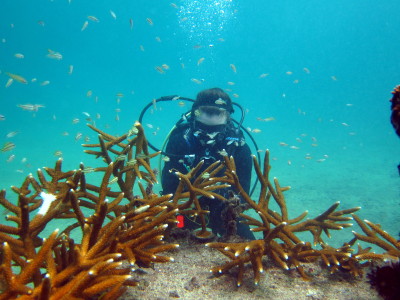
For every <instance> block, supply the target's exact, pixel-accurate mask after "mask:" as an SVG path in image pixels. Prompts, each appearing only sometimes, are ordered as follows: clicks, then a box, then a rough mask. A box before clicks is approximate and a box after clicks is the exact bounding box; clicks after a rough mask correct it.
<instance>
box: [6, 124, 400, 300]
mask: <svg viewBox="0 0 400 300" xmlns="http://www.w3.org/2000/svg"><path fill="white" fill-rule="evenodd" d="M89 127H91V128H92V129H93V130H95V131H96V132H97V133H98V134H99V136H98V138H99V143H98V144H92V145H84V146H85V147H87V148H91V149H93V148H96V149H98V150H85V152H87V153H88V154H92V155H95V156H96V157H101V158H102V159H103V161H104V162H105V163H106V164H107V166H105V167H97V168H88V167H85V166H84V165H83V164H81V165H80V167H79V169H78V170H71V171H67V172H64V171H62V160H58V161H57V163H56V165H55V168H54V169H51V168H44V171H45V172H46V173H47V176H46V175H45V174H44V172H43V171H42V170H38V173H37V178H38V179H37V180H36V179H35V178H34V177H33V176H32V175H29V176H28V177H27V178H26V179H25V181H24V182H23V184H22V185H21V187H19V188H18V187H12V190H13V191H14V192H15V193H16V194H17V195H18V204H17V205H14V204H13V203H11V202H10V201H9V200H7V199H6V192H5V191H4V190H3V191H1V192H0V204H1V205H2V206H3V207H5V208H6V209H7V210H8V211H10V213H11V215H8V216H7V217H6V220H8V221H9V222H10V223H11V224H14V226H11V225H3V224H0V241H1V242H2V243H1V248H0V254H1V266H0V282H1V283H2V293H1V294H0V299H13V298H17V297H21V298H26V299H88V298H100V299H116V298H118V297H119V296H120V295H121V294H123V293H124V291H125V289H126V287H127V286H133V285H135V282H134V281H133V280H132V279H131V278H130V275H129V274H130V272H131V270H132V269H134V268H136V266H149V265H151V264H152V263H157V262H168V261H171V260H172V258H170V257H168V256H162V255H159V253H161V252H164V251H168V250H171V249H174V248H176V247H177V246H178V245H176V244H168V243H165V242H164V241H163V240H162V238H163V236H164V235H165V234H168V232H169V231H170V230H171V229H172V228H174V226H175V225H176V218H175V216H176V214H178V213H179V214H184V215H192V216H197V217H198V218H199V223H200V224H201V229H200V230H199V231H197V232H196V233H195V235H196V236H197V237H199V238H205V239H207V237H209V235H210V232H208V231H207V228H206V222H205V216H206V215H207V213H208V211H206V210H204V209H203V208H202V207H201V206H200V202H199V198H200V197H203V196H205V197H209V198H215V201H226V199H224V198H223V197H222V196H220V195H219V194H218V193H217V191H218V189H221V188H226V187H229V186H234V187H235V190H236V191H239V194H240V195H241V196H242V197H243V198H244V200H245V201H246V203H247V204H248V205H249V207H250V208H251V209H254V210H255V211H256V212H257V213H258V215H259V217H260V218H259V219H258V220H257V219H255V218H252V217H249V216H247V215H244V214H243V215H242V216H243V217H244V218H245V222H246V223H248V224H250V225H252V226H254V228H253V230H254V231H258V232H262V233H263V239H259V240H254V241H249V242H242V243H219V242H215V243H208V244H207V245H208V246H209V247H212V248H216V249H218V250H219V251H220V252H222V253H223V254H224V255H226V256H227V257H229V258H230V262H227V263H226V264H224V265H222V266H219V267H215V268H213V269H212V272H213V273H215V274H221V273H225V272H227V271H229V270H230V269H232V268H233V267H235V266H237V267H238V268H239V275H238V280H237V283H238V285H240V284H241V283H242V278H243V273H244V271H245V266H246V264H247V263H251V264H252V266H253V270H254V278H255V282H256V283H257V282H258V281H259V280H260V273H261V272H262V271H263V262H262V260H263V257H264V256H268V257H269V258H271V259H272V260H274V261H275V262H276V263H278V264H279V265H280V266H281V267H283V268H285V269H288V268H289V267H291V266H294V267H295V268H296V269H297V270H298V271H299V273H300V274H301V276H302V277H303V278H304V279H308V278H309V276H308V275H307V274H306V272H305V271H304V270H303V268H302V264H304V263H307V262H313V261H316V260H317V259H322V261H323V262H324V263H325V264H326V265H327V266H329V267H330V268H331V270H332V271H336V270H338V269H343V270H348V271H350V272H351V273H352V274H354V275H360V274H361V268H362V262H363V261H368V260H374V259H385V258H399V257H400V243H399V242H398V241H396V240H395V239H394V238H393V237H391V236H390V235H388V234H387V233H386V232H385V231H383V230H382V229H381V228H380V227H379V225H376V224H373V223H371V222H369V221H362V220H361V219H359V218H358V217H357V216H356V215H354V214H353V213H354V212H355V211H357V210H358V209H359V208H352V209H347V210H342V211H336V209H337V207H338V205H339V203H335V204H334V205H332V206H331V207H330V208H329V209H328V210H327V211H325V212H324V213H322V214H321V215H319V216H318V217H316V218H314V219H307V220H304V221H302V220H303V219H304V218H305V216H306V214H307V213H306V212H305V213H303V214H301V215H300V216H299V217H297V218H294V219H289V216H288V211H287V207H286V202H285V199H284V196H283V192H284V191H285V190H287V189H288V188H284V187H281V186H280V185H279V183H278V181H277V180H276V179H274V182H273V183H271V182H270V180H269V177H268V175H269V170H270V165H269V162H268V155H269V154H268V152H266V156H265V161H264V167H263V170H261V167H260V165H259V164H258V162H257V161H256V159H255V158H254V165H255V170H256V172H257V177H258V180H259V181H260V183H261V191H260V194H259V197H258V200H257V201H254V200H252V199H251V198H250V197H249V196H248V195H247V194H246V193H245V192H244V191H243V189H242V187H241V186H240V183H239V181H238V178H237V176H236V173H235V164H234V161H233V160H232V159H230V158H228V157H225V161H224V162H216V163H214V164H213V165H211V166H209V167H208V168H207V169H206V170H204V171H202V172H200V171H199V170H200V169H201V163H200V164H199V165H198V166H196V167H195V168H194V169H192V170H191V171H190V172H189V173H188V174H181V173H179V172H176V175H177V176H178V177H179V178H180V184H179V186H178V188H177V191H176V193H175V194H174V195H165V196H158V195H156V194H154V193H153V192H152V186H153V184H154V183H156V181H157V180H156V175H155V173H154V171H153V170H152V169H151V166H150V160H151V159H152V158H153V157H155V156H156V155H158V154H159V153H153V154H150V153H149V151H148V147H147V140H146V138H145V136H144V132H143V128H142V126H141V125H140V124H138V123H137V124H135V125H134V126H133V127H132V129H130V130H129V131H128V133H126V134H124V135H122V136H120V137H114V136H111V135H109V134H107V133H104V132H102V131H100V130H99V129H97V128H95V127H93V126H90V125H89ZM223 168H225V175H224V176H222V177H215V176H216V174H218V173H219V171H220V170H221V169H223ZM91 172H98V173H102V174H103V176H102V181H101V184H100V185H99V186H96V185H93V184H89V183H88V182H87V179H88V178H89V176H90V175H89V173H91ZM171 172H174V170H171ZM143 182H145V183H146V184H147V187H145V186H144V185H143ZM135 186H138V187H139V189H140V192H141V195H140V196H139V195H134V194H133V188H134V187H135ZM113 187H114V188H113ZM271 200H273V201H275V202H276V203H277V204H278V205H279V208H280V213H278V212H275V211H272V210H271V209H270V208H269V203H270V201H271ZM349 214H352V216H350V215H349ZM352 218H354V219H355V220H356V222H357V223H358V224H359V225H360V227H361V229H362V230H363V232H364V235H362V234H359V233H354V234H355V237H354V239H352V240H351V241H350V242H349V243H345V244H344V245H343V247H341V248H339V249H335V248H332V247H329V246H327V245H326V244H324V242H323V240H322V237H321V234H322V232H324V233H325V234H327V235H328V236H329V231H330V230H340V229H342V228H344V227H349V226H350V225H351V224H349V223H348V221H350V220H351V219H352ZM55 219H70V220H71V222H70V223H71V225H69V226H66V227H65V228H62V229H61V230H55V231H54V232H53V233H52V234H51V235H50V236H49V237H47V238H46V239H43V238H42V235H43V231H44V229H48V228H49V227H51V226H53V225H52V223H51V221H52V220H55ZM76 231H80V232H81V233H82V238H81V240H80V243H77V242H76V241H75V240H74V239H73V238H72V236H75V232H76ZM301 231H309V232H311V234H312V235H313V237H314V244H320V245H321V246H322V249H319V250H317V249H314V248H312V246H311V244H310V243H305V242H303V241H301V240H300V239H299V238H298V237H297V236H296V232H301ZM357 240H362V241H365V242H368V243H372V244H375V245H377V246H379V247H381V248H383V249H384V250H386V253H384V254H375V253H372V252H370V249H369V248H367V249H362V248H360V247H358V251H357V252H356V253H355V252H354V250H353V249H352V248H351V247H352V246H353V245H354V244H355V242H356V241H357ZM123 261H128V262H129V264H130V265H129V266H128V267H126V266H122V262H123Z"/></svg>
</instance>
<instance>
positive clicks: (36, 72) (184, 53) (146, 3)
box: [0, 0, 400, 245]
mask: <svg viewBox="0 0 400 300" xmlns="http://www.w3.org/2000/svg"><path fill="white" fill-rule="evenodd" d="M110 10H111V11H112V12H113V14H114V15H115V17H113V15H112V13H111V12H110ZM397 11H398V3H397V2H396V1H393V0H387V1H383V2H379V3H378V2H377V1H370V0H363V1H361V0H356V1H351V2H349V1H342V0H336V1H329V2H327V1H324V2H321V1H316V0H310V1H294V0H283V1H265V0H252V1H237V0H236V1H235V0H232V1H225V0H220V1H217V0H215V1H214V0H202V1H200V0H199V1H189V0H182V1H175V2H174V3H171V2H169V1H160V0H135V1H122V0H120V1H78V0H71V1H67V0H62V1H61V0H55V1H45V0H34V1H27V0H24V1H22V0H3V1H1V4H0V70H1V74H0V114H1V115H3V116H4V117H5V120H3V121H0V146H2V145H3V144H4V143H6V142H13V143H14V144H15V145H16V147H15V148H14V149H13V150H12V151H9V152H4V153H0V184H1V188H5V189H7V197H8V198H10V199H14V200H15V196H14V195H13V194H12V192H11V191H10V189H9V187H10V186H11V185H16V186H19V185H20V184H21V183H22V181H23V179H24V178H25V176H27V175H28V174H29V173H36V170H37V169H38V168H41V167H43V166H49V167H52V166H54V163H55V161H56V160H57V159H58V158H57V157H56V156H55V155H54V154H55V152H56V151H61V152H62V157H63V159H64V161H63V169H64V170H69V169H76V168H78V167H79V163H80V162H84V164H85V166H91V167H96V166H104V164H103V163H102V162H101V161H100V160H95V159H93V158H92V157H89V156H88V155H87V154H84V153H83V151H82V150H83V148H82V147H81V144H82V143H85V142H84V139H85V138H86V139H87V140H90V142H97V134H96V133H94V132H93V131H91V130H90V129H89V128H87V127H86V125H85V124H86V123H87V120H85V119H86V118H87V116H86V115H85V114H83V112H85V113H88V114H90V116H91V119H92V120H93V121H94V122H95V124H96V126H97V127H99V128H100V129H102V130H105V131H106V132H108V133H111V134H114V135H120V134H123V133H125V132H126V131H127V130H129V129H130V128H131V126H132V125H133V123H134V122H135V120H137V119H138V116H139V114H140V112H141V109H142V108H143V107H144V106H145V105H146V104H147V103H149V102H150V101H152V99H155V98H159V97H161V96H165V95H180V96H184V97H191V98H195V96H196V94H197V92H199V91H200V90H202V89H205V88H210V87H215V86H218V87H221V88H224V89H229V94H230V95H231V97H232V99H233V100H234V101H235V102H237V103H239V104H240V105H241V106H243V108H244V109H245V111H246V119H245V123H244V126H245V127H248V128H249V129H250V130H255V129H256V130H255V131H257V133H256V132H255V133H252V134H253V136H254V138H255V139H256V141H257V144H258V148H259V149H260V150H265V149H269V150H270V151H271V157H272V160H271V164H272V171H271V172H272V176H276V177H278V178H279V181H280V183H281V185H284V186H286V185H290V186H291V187H292V189H291V190H290V191H288V192H286V199H287V202H288V207H289V213H290V216H292V217H294V216H297V215H298V214H300V213H301V212H303V211H304V210H309V216H310V217H315V216H316V215H318V214H319V213H321V212H323V211H324V210H325V209H327V208H328V207H329V206H330V205H331V204H332V203H333V202H335V201H341V208H350V207H354V206H361V207H362V210H361V211H360V212H359V213H358V215H359V216H361V217H362V218H364V219H369V220H371V221H372V222H375V223H380V224H381V225H382V226H383V228H385V229H386V230H387V231H388V232H389V233H391V234H392V235H393V236H396V237H397V236H398V233H399V230H400V217H399V205H400V195H399V187H400V184H399V180H400V178H399V174H398V171H397V168H396V165H397V164H398V163H399V160H400V155H399V154H400V151H399V149H400V147H399V146H400V144H399V143H400V139H399V138H398V137H397V136H396V135H395V133H394V131H393V128H392V127H391V124H390V122H389V115H390V109H389V107H390V103H389V99H390V98H391V91H392V90H393V88H394V87H395V86H396V85H397V84H400V76H399V70H400V53H399V49H400V40H399V39H398V38H397V37H398V35H399V32H400V22H399V21H398V17H397ZM88 16H94V17H96V18H97V19H98V22H97V21H93V19H94V18H91V19H90V18H88ZM131 20H132V21H131ZM85 22H88V23H87V27H86V28H85V29H84V30H82V29H83V26H84V23H85ZM131 23H132V24H133V25H131ZM150 23H151V24H150ZM49 49H50V50H51V51H55V52H58V53H60V54H61V55H62V59H61V60H57V59H51V58H49V57H47V54H49V53H50V52H49ZM15 54H23V56H24V57H23V58H18V57H16V56H15ZM17 56H18V55H17ZM199 60H200V61H199ZM163 64H166V65H168V67H169V69H168V70H165V69H164V73H163V74H161V73H160V72H158V71H157V70H156V69H155V68H156V67H157V66H159V67H161V66H162V65H163ZM231 65H234V66H235V69H236V72H234V70H233V68H232V66H231ZM70 66H73V71H72V73H71V72H70V68H71V67H70ZM6 72H9V73H13V74H18V75H20V76H23V77H24V78H26V80H28V84H22V83H19V82H17V81H14V82H13V83H12V84H11V85H10V86H9V87H6V84H7V81H8V79H9V76H8V75H6ZM70 73H71V74H70ZM35 79H36V81H35ZM44 81H49V83H48V84H46V85H42V84H43V82H44ZM117 94H118V95H117ZM121 94H123V96H122V95H121ZM118 99H119V100H118ZM18 104H40V105H44V106H45V107H43V108H39V110H38V111H37V112H30V111H23V110H22V109H21V108H19V107H17V105H18ZM189 108H190V106H189V104H188V103H187V104H186V106H181V105H180V104H179V101H175V102H168V103H163V104H160V105H158V106H157V109H156V110H154V109H152V110H149V111H148V114H146V116H145V119H144V122H143V123H144V125H145V128H146V133H147V135H148V138H149V140H150V142H151V143H153V144H154V145H157V146H159V147H161V145H162V143H163V141H164V138H165V136H166V134H167V133H168V132H169V130H170V129H171V127H172V125H173V124H174V123H175V121H176V120H177V119H178V118H179V117H180V115H181V114H182V113H183V112H185V111H187V110H189ZM234 117H235V118H237V119H239V118H240V114H239V113H238V112H237V113H235V115H234ZM271 117H273V118H274V120H273V121H269V122H264V121H259V118H261V119H264V118H271ZM74 119H79V122H78V123H75V124H73V123H74V122H73V120H74ZM116 119H119V120H116ZM258 131H260V132H258ZM10 132H17V134H16V135H15V136H14V137H7V136H6V135H7V134H8V133H10ZM77 134H82V138H81V139H79V140H76V135H77ZM282 143H284V144H287V145H288V146H282ZM293 146H294V147H293ZM297 148H298V149H297ZM256 150H257V149H253V152H254V153H255V152H256ZM11 155H14V156H13V157H14V158H13V159H12V158H10V156H11ZM306 157H308V159H307V158H306ZM153 166H154V167H157V163H156V162H155V163H154V165H153ZM96 180H97V179H96V178H95V176H94V175H93V181H95V182H96ZM256 194H257V193H255V195H256ZM0 222H2V223H3V222H5V221H4V218H2V219H1V220H0ZM60 225H61V224H60ZM353 229H354V230H357V231H359V229H358V228H357V227H355V228H353ZM346 232H347V233H344V232H338V233H336V232H334V233H333V235H334V237H333V240H332V242H330V243H332V244H335V243H337V245H340V244H341V243H343V242H344V241H347V240H349V239H350V238H351V236H352V234H351V230H346ZM305 239H310V237H309V235H307V236H306V237H305Z"/></svg>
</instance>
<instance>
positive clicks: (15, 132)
mask: <svg viewBox="0 0 400 300" xmlns="http://www.w3.org/2000/svg"><path fill="white" fill-rule="evenodd" d="M17 134H18V131H10V132H9V133H7V134H6V137H8V138H12V137H14V136H16V135H17Z"/></svg>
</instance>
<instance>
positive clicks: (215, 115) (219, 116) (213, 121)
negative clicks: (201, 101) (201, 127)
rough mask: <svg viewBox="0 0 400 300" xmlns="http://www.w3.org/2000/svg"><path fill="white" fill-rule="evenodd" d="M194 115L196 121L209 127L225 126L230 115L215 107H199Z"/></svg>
mask: <svg viewBox="0 0 400 300" xmlns="http://www.w3.org/2000/svg"><path fill="white" fill-rule="evenodd" d="M194 114H195V117H196V120H197V121H199V122H201V123H203V124H205V125H209V126H215V125H224V124H226V123H227V122H228V118H229V115H230V114H229V112H228V111H227V110H225V109H223V108H218V107H215V106H200V107H199V108H197V109H196V110H195V111H194Z"/></svg>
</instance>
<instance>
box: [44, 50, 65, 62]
mask: <svg viewBox="0 0 400 300" xmlns="http://www.w3.org/2000/svg"><path fill="white" fill-rule="evenodd" d="M47 51H48V52H49V53H47V55H46V56H47V57H48V58H51V59H56V60H61V59H62V58H63V56H62V54H61V53H60V52H56V51H53V50H51V49H47Z"/></svg>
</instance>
